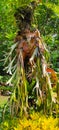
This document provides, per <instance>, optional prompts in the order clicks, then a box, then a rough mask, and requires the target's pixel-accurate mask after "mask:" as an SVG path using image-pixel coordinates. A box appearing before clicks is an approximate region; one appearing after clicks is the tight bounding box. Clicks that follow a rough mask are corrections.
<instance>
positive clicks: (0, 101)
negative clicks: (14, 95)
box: [0, 95, 9, 107]
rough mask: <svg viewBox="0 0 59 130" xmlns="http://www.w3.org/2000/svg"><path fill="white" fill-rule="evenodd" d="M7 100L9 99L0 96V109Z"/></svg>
mask: <svg viewBox="0 0 59 130" xmlns="http://www.w3.org/2000/svg"><path fill="white" fill-rule="evenodd" d="M8 98H9V97H8V96H1V95H0V107H3V106H4V104H5V103H6V102H7V100H8Z"/></svg>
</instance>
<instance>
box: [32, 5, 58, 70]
mask: <svg viewBox="0 0 59 130" xmlns="http://www.w3.org/2000/svg"><path fill="white" fill-rule="evenodd" d="M34 15H35V24H37V26H38V28H39V30H40V32H41V36H42V38H43V39H44V42H45V43H46V44H47V46H48V49H49V51H50V61H51V63H52V68H54V69H55V71H57V72H59V6H58V5H55V4H51V3H45V4H40V5H38V6H37V8H36V11H35V14H34Z"/></svg>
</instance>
